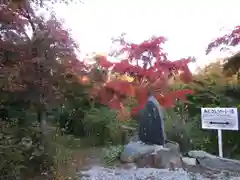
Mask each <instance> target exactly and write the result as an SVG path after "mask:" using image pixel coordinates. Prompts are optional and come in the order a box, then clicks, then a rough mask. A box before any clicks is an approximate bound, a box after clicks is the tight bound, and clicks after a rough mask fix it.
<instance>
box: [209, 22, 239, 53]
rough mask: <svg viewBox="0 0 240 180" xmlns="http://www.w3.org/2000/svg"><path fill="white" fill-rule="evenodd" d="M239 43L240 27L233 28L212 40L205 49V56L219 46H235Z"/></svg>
mask: <svg viewBox="0 0 240 180" xmlns="http://www.w3.org/2000/svg"><path fill="white" fill-rule="evenodd" d="M239 43H240V26H236V27H234V29H233V30H232V31H230V32H229V33H227V34H225V35H223V36H221V37H218V38H216V39H214V40H213V41H212V42H210V43H209V44H208V46H207V49H206V54H209V53H210V52H211V51H212V50H214V49H215V48H217V47H220V46H222V45H223V46H237V45H238V44H239Z"/></svg>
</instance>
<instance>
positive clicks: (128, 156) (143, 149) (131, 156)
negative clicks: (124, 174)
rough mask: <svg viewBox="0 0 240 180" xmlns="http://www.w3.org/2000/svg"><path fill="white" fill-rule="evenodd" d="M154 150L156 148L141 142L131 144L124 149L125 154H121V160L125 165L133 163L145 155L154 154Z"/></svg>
mask: <svg viewBox="0 0 240 180" xmlns="http://www.w3.org/2000/svg"><path fill="white" fill-rule="evenodd" d="M154 150H155V146H152V145H146V144H144V143H142V142H141V141H137V142H130V143H129V144H127V145H125V146H124V147H123V152H122V153H121V156H120V160H121V161H122V162H123V163H132V162H135V161H136V159H138V158H140V157H142V156H143V155H145V154H149V153H152V152H154Z"/></svg>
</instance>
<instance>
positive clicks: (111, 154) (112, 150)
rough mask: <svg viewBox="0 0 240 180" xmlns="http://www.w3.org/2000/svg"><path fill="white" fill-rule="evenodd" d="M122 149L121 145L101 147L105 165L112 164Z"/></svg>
mask: <svg viewBox="0 0 240 180" xmlns="http://www.w3.org/2000/svg"><path fill="white" fill-rule="evenodd" d="M122 150H123V145H117V146H109V147H107V148H104V149H103V152H102V157H103V160H104V162H105V163H106V164H107V165H112V164H113V163H114V162H116V161H117V160H119V157H120V154H121V152H122Z"/></svg>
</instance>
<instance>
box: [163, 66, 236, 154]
mask: <svg viewBox="0 0 240 180" xmlns="http://www.w3.org/2000/svg"><path fill="white" fill-rule="evenodd" d="M194 79H195V80H194V82H193V83H191V84H188V85H185V86H188V88H191V89H192V90H193V91H194V92H195V94H194V95H191V96H189V97H188V100H189V102H188V103H187V104H185V105H183V104H177V106H176V107H175V108H174V109H172V110H170V111H168V112H167V116H166V131H167V135H168V136H169V139H173V140H176V141H177V142H179V143H180V145H181V144H184V145H182V146H181V147H184V150H185V149H186V150H188V149H190V148H193V149H202V150H206V151H208V152H210V153H213V154H217V153H218V152H217V149H218V148H217V132H216V131H215V130H203V129H202V128H201V119H200V112H201V111H200V108H201V107H238V104H239V100H240V99H239V94H238V93H236V92H239V90H240V88H239V86H238V81H237V78H236V77H235V76H232V77H230V78H229V77H225V75H224V73H222V66H221V64H220V63H219V62H216V63H212V64H210V65H209V66H207V67H206V68H204V69H202V70H201V71H200V72H198V74H196V75H195V76H194ZM179 87H180V86H178V84H175V86H174V88H179ZM172 124H174V126H173V125H172ZM238 136H239V133H238V132H234V131H224V132H223V144H224V148H223V149H224V155H225V156H226V157H235V156H236V155H237V154H239V153H240V152H239V147H240V141H238V139H239V138H240V136H239V138H238ZM186 144H187V146H186Z"/></svg>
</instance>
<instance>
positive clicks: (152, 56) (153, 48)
mask: <svg viewBox="0 0 240 180" xmlns="http://www.w3.org/2000/svg"><path fill="white" fill-rule="evenodd" d="M165 41H166V40H165V38H164V37H152V38H151V39H149V40H147V41H144V42H142V43H140V44H134V43H129V42H127V41H125V39H124V38H121V39H119V41H118V42H120V47H121V48H120V50H119V51H118V52H117V53H118V54H120V55H125V56H126V57H125V58H124V59H122V60H121V61H120V62H111V61H109V60H108V59H107V58H106V57H105V56H96V61H97V64H98V66H99V67H100V70H103V71H104V72H109V71H110V72H111V73H113V74H114V73H117V74H119V75H126V76H129V77H131V78H132V80H131V81H129V80H123V79H119V78H110V79H109V78H107V76H105V78H102V82H103V83H102V84H101V85H99V84H98V85H97V86H96V87H95V88H93V91H92V92H94V95H95V96H98V98H99V99H100V102H101V103H103V104H105V105H107V106H108V107H109V108H113V109H118V110H120V112H125V109H124V103H123V101H124V99H125V98H127V97H133V98H135V99H136V100H137V106H136V107H134V108H132V110H131V113H132V114H134V113H135V112H136V111H138V110H140V109H142V108H143V106H144V104H145V103H146V101H147V98H148V92H149V91H151V93H152V94H153V95H154V96H155V97H156V99H157V100H158V101H159V102H160V104H161V105H162V106H164V107H165V108H168V107H172V106H173V105H174V102H175V100H176V99H181V100H185V95H186V94H191V93H192V91H191V90H178V91H173V92H169V91H168V90H167V88H168V81H169V79H171V78H172V77H175V76H180V79H181V80H182V81H183V82H184V83H188V82H189V81H191V79H192V74H191V72H190V70H189V68H188V63H189V62H191V61H192V60H193V58H190V57H189V58H183V59H180V60H175V61H170V60H168V58H167V54H166V53H165V52H164V51H163V48H162V45H163V44H164V43H165Z"/></svg>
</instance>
